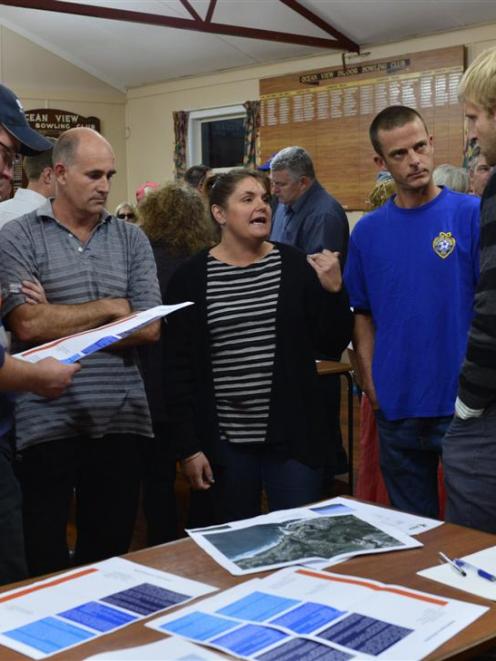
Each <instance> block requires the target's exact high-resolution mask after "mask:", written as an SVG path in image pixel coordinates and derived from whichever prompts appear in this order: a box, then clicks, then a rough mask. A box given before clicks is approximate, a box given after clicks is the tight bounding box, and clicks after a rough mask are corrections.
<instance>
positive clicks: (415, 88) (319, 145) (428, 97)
mask: <svg viewBox="0 0 496 661" xmlns="http://www.w3.org/2000/svg"><path fill="white" fill-rule="evenodd" d="M464 59H465V53H464V47H463V46H453V47H450V48H443V49H439V50H432V51H426V52H423V53H409V54H406V55H404V56H402V57H398V58H396V59H394V60H385V59H384V60H375V61H373V62H367V63H362V64H359V65H351V66H347V68H346V70H345V71H344V70H343V69H342V68H338V67H334V68H331V69H325V70H312V71H306V72H298V73H294V74H290V75H285V76H278V77H276V78H265V79H262V80H261V81H260V98H261V101H262V126H261V129H260V143H261V162H264V161H265V160H266V159H268V158H270V156H271V155H272V154H273V153H274V152H276V151H278V150H279V149H282V148H283V147H287V146H289V145H300V146H302V147H305V149H307V150H308V151H309V152H310V154H311V155H312V158H313V160H314V164H315V168H316V172H317V177H318V178H319V180H320V182H321V183H322V184H323V185H324V186H325V187H326V188H327V189H328V190H329V191H330V192H331V193H332V194H333V195H334V196H335V197H336V198H337V199H338V200H339V201H340V202H341V204H343V206H344V207H345V208H346V209H348V210H353V209H364V208H365V200H366V199H367V197H368V194H369V192H370V190H371V189H372V187H373V185H374V182H375V176H376V168H375V165H374V163H373V151H372V147H371V146H370V143H369V138H368V129H369V125H370V123H371V121H372V119H373V118H374V116H375V115H376V114H377V113H378V112H379V111H380V110H382V109H383V108H385V107H386V106H388V105H393V104H399V103H400V104H403V105H407V106H411V107H413V108H416V109H417V110H418V111H419V112H420V113H421V114H422V115H423V117H424V118H425V120H426V123H427V126H428V127H429V130H430V131H431V133H432V134H433V135H434V144H435V159H436V164H440V163H452V164H453V165H459V164H460V165H461V163H462V161H463V108H462V106H461V104H460V103H459V102H458V99H457V87H458V83H459V81H460V78H461V76H462V74H463V69H464Z"/></svg>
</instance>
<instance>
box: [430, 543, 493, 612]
mask: <svg viewBox="0 0 496 661" xmlns="http://www.w3.org/2000/svg"><path fill="white" fill-rule="evenodd" d="M439 550H440V551H443V552H445V553H446V554H447V555H448V556H450V557H451V553H450V550H449V549H442V548H440V549H439ZM461 559H462V560H466V561H467V562H470V563H471V564H473V565H475V566H476V567H478V568H479V569H484V570H485V571H487V572H489V573H490V574H494V575H496V546H491V547H489V548H487V549H484V550H482V551H477V553H471V554H470V555H464V556H463V557H462V558H461ZM440 562H441V563H442V564H439V565H436V566H435V567H430V568H429V569H423V570H422V571H419V572H417V573H418V575H419V576H423V577H424V578H430V579H432V580H433V581H438V582H439V583H444V584H445V585H449V586H450V587H452V588H458V589H460V590H463V591H464V592H470V594H475V595H477V596H478V597H483V598H485V599H490V600H491V601H496V583H493V582H492V581H488V580H486V579H485V578H481V577H480V576H478V575H477V574H476V573H475V572H473V571H471V570H470V569H468V570H467V575H466V576H462V575H461V574H459V573H458V572H457V571H456V570H455V569H453V567H450V566H449V565H448V564H446V563H445V562H443V561H442V560H441V561H440Z"/></svg>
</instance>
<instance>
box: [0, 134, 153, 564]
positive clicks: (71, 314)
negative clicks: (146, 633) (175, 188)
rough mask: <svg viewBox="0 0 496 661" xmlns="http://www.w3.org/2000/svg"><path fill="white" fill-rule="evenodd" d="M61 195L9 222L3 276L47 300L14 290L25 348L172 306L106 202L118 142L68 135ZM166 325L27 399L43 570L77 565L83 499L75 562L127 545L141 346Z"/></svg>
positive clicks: (9, 311) (11, 314)
mask: <svg viewBox="0 0 496 661" xmlns="http://www.w3.org/2000/svg"><path fill="white" fill-rule="evenodd" d="M53 162H54V172H55V177H56V188H57V192H56V196H55V199H54V200H53V202H51V201H47V203H46V204H44V205H43V206H42V207H40V208H39V209H37V210H36V211H34V212H32V213H31V214H28V215H26V216H23V217H22V218H20V219H16V220H13V221H11V222H9V223H7V225H5V227H4V228H3V229H2V241H1V242H0V279H1V281H2V282H3V283H6V284H7V285H8V287H9V290H10V291H11V292H17V291H18V289H19V283H21V282H22V281H26V280H33V279H34V278H36V279H37V280H39V282H40V283H41V284H42V286H43V289H44V292H45V295H46V299H47V300H46V302H42V303H40V304H37V305H30V304H29V303H26V302H25V298H24V296H23V295H22V293H21V294H17V293H11V294H9V296H8V297H7V299H6V300H5V303H4V316H5V319H6V321H7V324H8V326H9V327H10V329H11V330H12V332H13V334H14V339H15V340H16V341H18V342H20V343H22V344H23V345H24V346H26V345H27V346H29V345H35V344H40V343H42V342H47V341H51V340H56V339H58V338H60V337H64V336H66V335H69V334H72V333H75V332H79V331H85V330H88V329H91V328H95V327H96V326H99V325H101V324H104V323H108V322H112V321H114V320H117V319H120V318H122V317H124V316H126V315H128V314H130V313H131V312H132V311H139V310H144V309H147V308H149V307H152V306H154V305H158V304H160V302H161V298H160V292H159V287H158V282H157V278H156V267H155V261H154V258H153V254H152V251H151V248H150V245H149V242H148V240H147V238H146V237H145V235H144V234H143V232H142V231H141V230H140V229H139V228H138V227H135V226H134V225H132V224H130V223H126V222H124V221H120V220H118V219H116V218H114V217H112V216H111V215H109V214H108V213H107V212H106V211H105V209H104V205H105V202H106V200H107V196H108V193H109V190H110V181H111V178H112V176H113V175H114V173H115V158H114V154H113V151H112V148H111V146H110V144H109V143H108V142H107V141H106V140H105V139H104V138H103V137H102V136H100V135H99V134H98V133H96V132H95V131H92V130H91V129H86V128H77V129H71V130H70V131H67V132H66V133H65V134H63V135H62V136H61V138H60V139H59V141H58V143H57V145H56V146H55V148H54V153H53ZM159 332H160V327H159V322H156V323H154V324H151V325H150V326H147V327H145V328H143V329H141V330H140V331H138V332H137V333H135V334H133V335H132V336H130V337H128V338H126V339H125V340H122V341H121V342H119V343H118V344H116V345H113V346H112V347H110V348H109V349H108V350H104V351H100V352H98V353H96V354H93V355H91V356H88V357H87V358H86V359H85V361H84V369H82V370H81V372H80V373H79V375H78V378H75V379H74V382H73V385H72V386H71V387H70V388H69V389H68V390H67V392H66V393H65V394H64V395H63V397H62V398H60V399H59V400H57V401H56V402H53V403H52V402H51V403H49V404H47V403H46V402H40V400H39V399H38V398H36V397H35V396H32V395H22V396H21V397H19V399H18V401H17V404H16V445H17V451H18V475H19V479H20V481H21V486H22V490H23V502H24V526H25V540H26V552H27V557H28V565H29V568H30V571H31V573H32V574H35V575H36V574H40V573H45V572H49V571H55V570H57V569H61V568H63V567H66V566H67V565H68V564H69V554H68V548H67V542H66V525H67V518H68V511H69V505H70V501H71V498H72V494H73V491H75V494H76V499H77V526H78V534H77V544H76V549H75V561H76V562H77V563H86V562H94V561H97V560H100V559H102V558H104V557H108V556H111V555H119V554H121V553H125V552H126V551H127V550H128V546H129V542H130V539H131V534H132V530H133V524H134V517H135V513H136V506H137V500H138V491H139V478H140V473H139V464H140V451H141V445H142V443H143V442H146V440H145V438H144V437H147V436H148V437H149V436H152V428H151V421H150V415H149V410H148V405H147V402H146V396H145V392H144V386H143V382H142V379H141V376H140V374H139V371H138V367H137V364H136V356H135V349H134V347H135V346H136V345H138V344H143V343H147V342H153V341H155V340H156V339H157V338H158V336H159Z"/></svg>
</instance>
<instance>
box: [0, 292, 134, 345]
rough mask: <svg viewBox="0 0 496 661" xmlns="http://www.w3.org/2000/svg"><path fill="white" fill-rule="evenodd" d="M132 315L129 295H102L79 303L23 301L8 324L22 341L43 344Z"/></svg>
mask: <svg viewBox="0 0 496 661" xmlns="http://www.w3.org/2000/svg"><path fill="white" fill-rule="evenodd" d="M128 314H131V308H130V307H129V303H128V301H127V299H125V298H101V299H99V300H97V301H90V302H89V303H78V304H75V305H57V304H51V303H40V304H38V305H30V304H28V303H23V304H22V305H18V306H17V307H15V308H14V309H13V310H12V311H11V312H10V313H9V314H8V315H7V324H8V326H9V328H10V330H11V331H12V332H13V333H14V334H15V335H16V336H17V338H18V339H19V340H20V341H21V342H28V343H30V344H40V343H42V342H49V341H50V340H56V339H58V338H60V337H65V336H66V335H72V334H73V333H79V332H80V331H85V330H90V329H92V328H96V327H97V326H101V325H102V324H107V323H109V322H111V321H116V320H118V319H122V317H125V316H127V315H128Z"/></svg>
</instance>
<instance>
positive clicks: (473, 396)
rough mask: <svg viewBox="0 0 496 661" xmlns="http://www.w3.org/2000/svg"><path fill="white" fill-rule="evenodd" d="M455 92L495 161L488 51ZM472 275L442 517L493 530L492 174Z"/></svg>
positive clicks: (447, 441) (495, 228) (495, 72)
mask: <svg viewBox="0 0 496 661" xmlns="http://www.w3.org/2000/svg"><path fill="white" fill-rule="evenodd" d="M458 94H459V97H460V99H461V100H463V102H464V105H465V116H466V117H467V119H468V128H469V135H470V137H474V138H477V142H478V145H479V147H480V151H481V154H483V155H484V156H485V159H486V162H487V163H488V165H489V166H494V165H496V48H490V49H489V50H486V51H484V52H482V53H481V54H480V55H479V56H478V57H477V58H476V59H475V60H474V61H473V62H472V64H471V65H470V66H469V68H468V69H467V70H466V71H465V73H464V75H463V78H462V80H461V82H460V88H459V90H458ZM480 228H481V229H480V280H479V284H478V286H477V291H476V293H475V305H474V310H475V314H474V317H473V319H472V325H471V326H470V331H469V336H468V344H467V353H466V356H465V360H464V362H463V366H462V370H461V373H460V379H459V383H458V395H457V398H456V404H455V417H454V418H453V421H452V423H451V425H450V428H449V429H448V432H447V434H446V436H445V438H444V442H443V466H444V471H445V479H446V495H447V505H446V520H447V521H450V522H452V523H457V524H459V525H462V526H467V527H470V528H478V529H480V530H485V531H487V532H492V533H496V452H495V449H496V442H495V439H496V325H495V319H496V298H495V295H494V292H495V289H496V268H495V267H496V261H495V257H496V172H493V174H492V176H491V178H490V179H489V181H488V182H487V184H486V186H485V188H484V192H483V195H482V200H481V219H480Z"/></svg>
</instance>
